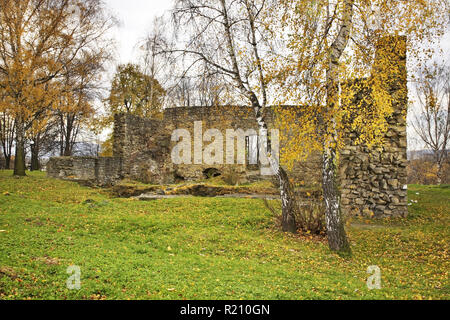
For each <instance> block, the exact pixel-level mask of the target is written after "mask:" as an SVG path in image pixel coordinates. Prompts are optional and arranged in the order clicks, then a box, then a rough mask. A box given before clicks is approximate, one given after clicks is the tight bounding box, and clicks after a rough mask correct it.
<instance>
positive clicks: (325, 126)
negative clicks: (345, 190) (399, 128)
mask: <svg viewBox="0 0 450 320" xmlns="http://www.w3.org/2000/svg"><path fill="white" fill-rule="evenodd" d="M280 4H281V5H280V7H275V8H274V9H272V10H271V11H270V16H268V18H267V19H268V20H270V21H271V23H270V24H269V26H270V28H271V29H272V30H273V33H274V34H277V37H279V38H280V41H285V44H286V48H287V49H286V50H285V51H284V52H283V54H282V55H278V56H276V57H274V60H273V61H272V64H273V65H274V67H272V70H273V71H274V73H273V77H274V78H276V79H278V83H279V87H280V92H281V93H280V94H279V98H278V101H279V102H280V103H286V101H293V102H294V104H295V105H302V107H301V108H299V111H300V112H296V113H295V114H292V113H291V114H289V113H284V114H283V110H280V114H281V115H280V117H281V118H282V122H283V123H284V125H285V126H287V127H290V128H292V130H293V131H294V132H295V134H294V135H295V136H296V138H297V139H296V140H295V141H290V142H288V146H287V147H286V150H287V151H286V154H287V155H288V157H290V158H291V160H293V159H298V158H303V157H306V156H307V155H308V154H310V153H311V152H322V154H323V161H322V176H323V181H322V186H323V196H324V200H325V207H326V212H325V216H326V224H327V235H328V242H329V245H330V248H331V249H332V250H335V251H349V243H348V240H347V236H346V233H345V229H344V221H343V217H342V213H341V206H340V193H339V184H338V166H339V161H338V159H339V157H338V154H339V150H340V148H342V147H343V146H344V145H345V140H346V138H347V134H348V132H349V131H356V132H358V139H357V140H355V141H353V142H354V143H356V144H365V145H367V146H369V147H373V146H375V145H378V146H379V145H381V143H382V139H383V136H384V133H385V132H386V129H387V122H386V118H387V117H389V115H390V114H391V113H392V111H393V105H392V103H393V99H392V97H391V95H390V94H391V92H390V90H392V79H395V77H396V75H400V74H402V73H401V69H399V68H401V67H400V66H399V65H398V63H397V62H398V61H397V60H396V59H395V56H393V55H392V54H390V53H389V52H382V51H380V48H381V47H382V46H383V45H384V46H386V45H387V46H390V47H391V48H392V49H394V48H397V49H401V48H398V47H399V46H401V42H396V41H395V39H398V38H396V37H395V36H398V35H406V36H407V39H408V50H409V55H410V58H411V59H414V58H415V59H416V60H415V62H416V65H420V63H423V62H424V61H425V60H426V59H427V58H429V54H428V52H427V51H428V49H427V48H426V46H424V43H426V44H427V45H432V44H433V42H435V41H437V40H438V39H439V37H440V36H441V35H442V34H443V32H444V30H445V27H446V25H447V22H448V17H449V15H448V12H449V11H448V3H447V1H440V0H436V1H433V0H430V1H421V0H417V1H366V0H338V1H328V0H318V1H316V0H297V1H287V0H286V1H281V2H280ZM280 30H281V32H280ZM386 37H387V38H388V39H390V40H386V39H387V38H386ZM391 40H392V41H391ZM403 49H404V48H403ZM377 54H378V57H377V58H378V65H374V61H375V57H376V55H377ZM275 66H276V67H275ZM355 79H359V80H358V81H355ZM403 80H404V81H406V79H403ZM281 88H283V89H284V90H283V91H282V90H281ZM363 88H369V89H368V91H367V92H366V93H368V94H367V97H366V98H365V99H363V101H361V102H360V104H359V105H358V106H355V107H350V105H351V102H352V101H353V100H354V96H355V93H358V92H360V91H361V90H362V89H363ZM402 90H404V92H402V93H399V94H400V95H401V96H405V97H406V96H407V92H406V87H405V88H404V89H402ZM367 105H370V106H371V107H370V108H371V109H368V108H367ZM299 114H301V116H300V117H299Z"/></svg>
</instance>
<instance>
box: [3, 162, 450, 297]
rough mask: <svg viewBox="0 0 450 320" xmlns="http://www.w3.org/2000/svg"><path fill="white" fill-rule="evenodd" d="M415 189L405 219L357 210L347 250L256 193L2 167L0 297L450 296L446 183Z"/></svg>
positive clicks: (411, 190) (349, 229)
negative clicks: (275, 210)
mask: <svg viewBox="0 0 450 320" xmlns="http://www.w3.org/2000/svg"><path fill="white" fill-rule="evenodd" d="M409 192H410V198H411V199H412V200H417V201H418V203H414V204H413V205H412V206H411V207H410V217H409V218H408V219H405V220H397V219H396V220H390V221H353V224H352V225H349V227H348V231H349V237H350V239H351V242H352V250H353V256H352V257H351V258H341V257H339V256H337V255H335V254H333V253H331V252H330V251H329V249H328V248H327V245H326V243H322V242H317V241H311V240H308V239H307V237H298V236H292V235H287V234H283V233H281V232H279V231H278V230H277V229H276V228H274V219H273V217H271V215H270V213H269V212H268V210H266V209H265V207H264V205H263V203H262V201H261V200H251V199H216V198H194V197H192V198H183V199H166V200H157V201H153V202H139V201H135V200H130V199H113V198H110V197H109V196H108V195H107V194H106V193H104V192H102V190H101V189H91V188H86V187H81V186H79V185H77V184H75V183H71V182H64V181H58V180H52V179H48V178H46V177H45V175H44V174H42V173H32V174H30V173H29V174H28V177H26V178H20V179H16V178H13V177H12V173H11V172H10V171H6V172H5V171H4V172H0V299H394V298H395V299H429V298H432V299H449V298H450V294H449V293H450V292H449V283H448V270H449V262H448V261H449V259H448V258H449V257H448V245H449V243H448V241H449V238H450V237H449V222H450V221H449V211H450V209H449V199H450V188H438V187H424V186H411V187H410V190H409ZM416 193H419V194H416ZM70 265H77V266H79V267H80V268H81V281H82V283H81V290H78V291H77V290H69V289H67V288H66V280H67V278H68V277H69V275H68V274H67V273H66V269H67V267H68V266H70ZM370 265H378V266H379V267H380V268H381V272H382V289H381V290H368V289H367V286H366V279H367V277H368V274H367V268H368V266H370Z"/></svg>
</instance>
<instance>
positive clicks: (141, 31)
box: [105, 0, 173, 63]
mask: <svg viewBox="0 0 450 320" xmlns="http://www.w3.org/2000/svg"><path fill="white" fill-rule="evenodd" d="M105 2H106V4H107V5H108V6H109V8H110V10H111V11H112V12H113V14H114V15H115V17H116V18H117V19H119V22H120V26H119V27H118V28H114V30H113V32H114V38H115V39H116V41H117V54H118V56H117V57H116V58H117V61H116V63H127V62H133V61H135V59H136V56H137V47H136V44H137V43H138V42H139V41H140V40H141V39H142V38H144V37H145V35H146V34H147V33H148V32H149V31H150V27H151V24H152V21H153V18H154V17H156V16H161V15H162V14H163V13H164V12H166V11H167V10H169V9H171V8H172V3H173V1H172V0H105Z"/></svg>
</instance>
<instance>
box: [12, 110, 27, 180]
mask: <svg viewBox="0 0 450 320" xmlns="http://www.w3.org/2000/svg"><path fill="white" fill-rule="evenodd" d="M16 130H17V131H16V158H15V159H14V175H15V176H22V177H24V176H26V174H25V128H24V124H23V121H22V119H20V118H19V119H17V123H16Z"/></svg>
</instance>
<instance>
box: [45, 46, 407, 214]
mask: <svg viewBox="0 0 450 320" xmlns="http://www.w3.org/2000/svg"><path fill="white" fill-rule="evenodd" d="M402 40H405V39H403V38H402ZM403 42H405V41H403ZM388 49H389V50H390V51H395V57H396V59H397V60H398V61H397V63H398V64H399V65H400V66H401V68H400V70H401V74H400V75H397V76H396V79H394V80H395V81H390V82H389V85H390V92H391V95H392V97H393V106H394V113H393V115H392V116H391V117H390V118H389V119H387V120H388V123H389V130H388V131H387V133H386V135H385V143H384V145H383V146H382V147H380V148H378V149H377V150H371V151H369V150H368V149H367V148H366V147H363V146H356V145H354V143H353V140H354V137H355V134H354V133H350V135H349V141H348V143H347V146H346V147H345V148H344V149H343V150H342V151H341V154H340V157H339V158H340V172H339V179H340V182H341V193H342V205H343V209H344V212H346V213H348V214H362V215H369V216H372V214H373V215H375V216H376V217H389V216H405V215H406V214H407V190H406V179H407V177H406V165H407V157H406V145H407V143H406V108H407V96H406V49H404V46H400V49H399V47H396V46H388ZM399 77H400V79H399ZM265 118H266V122H267V123H268V126H269V129H271V128H275V127H276V121H275V116H274V115H273V114H272V111H271V109H268V110H267V112H266V114H265ZM195 121H202V125H203V133H204V132H205V131H206V130H208V129H211V128H214V129H219V130H220V131H221V132H222V134H223V136H224V139H225V137H226V134H225V130H226V129H238V128H239V129H243V130H248V129H254V130H256V131H258V130H257V129H258V128H257V125H256V119H255V115H254V112H253V109H251V108H249V107H232V106H228V107H217V108H214V107H183V108H170V109H165V110H164V112H163V116H162V118H161V119H142V118H139V117H136V116H133V115H125V114H120V115H116V117H115V127H114V148H113V149H114V151H113V152H114V156H113V158H76V157H69V158H67V157H63V158H54V159H52V160H51V161H50V162H49V164H48V175H49V176H51V177H56V178H66V179H70V180H89V181H92V182H93V183H96V184H100V185H109V184H113V183H115V182H116V181H118V180H120V179H124V178H127V179H132V180H137V181H142V182H146V183H153V184H161V183H174V182H177V181H179V180H180V179H185V180H199V179H204V171H205V170H206V169H209V168H215V169H217V170H219V171H220V172H225V171H226V170H232V171H234V172H236V173H237V174H238V175H240V176H241V177H242V178H243V179H244V181H245V180H252V178H254V177H255V172H254V168H252V169H250V167H249V166H246V165H213V166H211V165H204V164H202V165H194V164H192V165H174V164H173V163H172V160H171V155H170V152H171V150H172V148H173V146H174V145H175V144H176V143H175V142H172V141H171V135H172V132H173V130H175V129H181V128H183V129H187V130H189V132H190V133H191V138H192V139H194V134H193V131H194V130H193V126H194V122H195ZM280 134H281V135H283V130H282V129H280ZM206 145H208V143H204V146H206ZM281 147H282V146H281ZM192 154H193V146H192ZM320 166H321V162H320V155H312V156H311V157H310V158H309V159H308V160H307V161H306V162H300V163H299V162H297V163H296V164H295V165H294V168H293V169H292V171H291V172H290V175H291V177H292V178H293V179H294V180H295V181H304V182H305V183H306V184H307V185H314V184H320V180H321V167H320Z"/></svg>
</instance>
